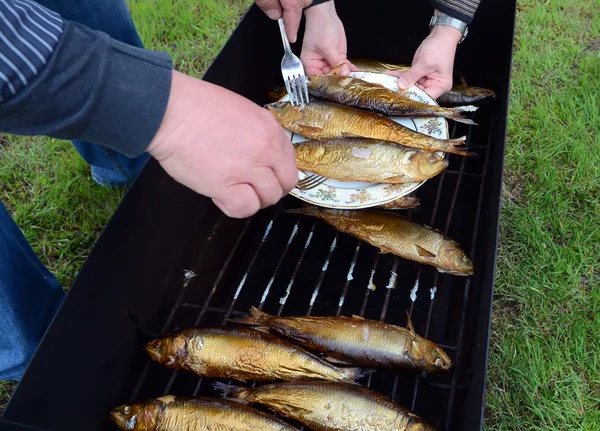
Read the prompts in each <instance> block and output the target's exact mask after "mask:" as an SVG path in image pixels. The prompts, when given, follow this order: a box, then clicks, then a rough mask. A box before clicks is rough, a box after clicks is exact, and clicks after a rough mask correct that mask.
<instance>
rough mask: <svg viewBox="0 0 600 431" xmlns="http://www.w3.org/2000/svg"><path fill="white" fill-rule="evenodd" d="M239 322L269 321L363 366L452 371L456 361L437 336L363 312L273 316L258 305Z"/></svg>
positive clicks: (317, 348)
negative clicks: (362, 314) (436, 340)
mask: <svg viewBox="0 0 600 431" xmlns="http://www.w3.org/2000/svg"><path fill="white" fill-rule="evenodd" d="M250 313H251V315H250V316H249V317H247V318H245V319H237V320H235V322H236V323H240V324H245V325H256V326H267V327H268V328H270V329H271V330H272V331H274V332H275V333H277V334H279V335H281V336H283V337H285V338H287V339H290V340H292V341H294V342H296V343H299V344H301V345H302V346H304V347H305V348H307V349H309V350H311V351H314V352H318V353H321V354H323V355H325V356H328V357H331V358H334V359H337V360H339V361H343V362H345V363H349V364H352V365H359V366H361V367H365V368H381V369H394V370H413V371H427V372H429V373H433V372H441V371H448V370H450V369H451V368H452V366H453V363H452V360H451V359H450V357H449V356H448V355H447V354H446V352H444V350H443V349H442V348H441V347H440V346H438V345H437V344H435V343H434V342H432V341H430V340H427V339H425V338H423V337H421V336H419V335H417V334H416V333H415V332H414V329H413V328H412V323H411V324H409V328H410V329H406V328H402V327H400V326H396V325H390V324H388V323H384V322H379V321H376V320H369V319H364V318H359V317H356V316H354V317H344V316H306V317H304V316H302V317H287V316H286V317H283V316H271V315H269V314H267V313H265V312H263V311H261V310H259V309H257V308H255V307H252V309H251V310H250Z"/></svg>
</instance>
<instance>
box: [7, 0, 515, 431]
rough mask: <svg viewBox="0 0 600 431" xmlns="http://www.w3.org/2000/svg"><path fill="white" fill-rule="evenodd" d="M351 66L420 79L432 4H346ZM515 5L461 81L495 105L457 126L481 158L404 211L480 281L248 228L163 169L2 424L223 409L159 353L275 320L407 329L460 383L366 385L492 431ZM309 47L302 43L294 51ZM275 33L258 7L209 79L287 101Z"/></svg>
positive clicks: (482, 27)
mask: <svg viewBox="0 0 600 431" xmlns="http://www.w3.org/2000/svg"><path fill="white" fill-rule="evenodd" d="M338 3H339V5H338V9H339V14H340V16H341V18H342V20H343V21H344V23H345V25H346V29H347V33H348V40H349V47H350V56H351V57H352V56H354V57H371V58H377V59H380V60H384V61H391V62H404V63H406V62H410V59H411V57H412V54H413V53H414V51H415V49H416V48H417V46H418V44H419V43H420V42H421V40H422V39H423V38H424V37H425V36H426V34H427V22H428V17H429V16H430V14H431V8H430V6H429V5H428V2H426V1H419V2H417V1H412V2H397V1H394V2H392V1H384V0H377V1H370V2H368V3H367V2H364V1H359V0H346V1H344V2H338ZM514 12H515V1H514V0H511V1H500V0H483V2H482V5H481V6H480V10H479V12H478V14H477V17H476V21H475V22H474V23H473V25H472V26H471V30H470V32H471V33H470V36H469V37H468V38H467V40H466V41H465V42H464V43H463V44H462V45H461V46H460V48H459V52H458V55H457V59H456V70H457V71H460V72H462V74H463V75H464V77H465V78H466V80H467V82H468V83H469V84H470V85H478V86H483V87H488V88H492V89H495V90H496V91H497V98H496V100H494V101H492V102H491V103H488V104H486V105H485V106H484V107H482V108H480V109H479V110H478V111H477V112H476V113H475V114H474V117H473V118H474V120H475V121H476V122H477V123H478V124H479V125H478V126H474V127H469V126H465V125H462V124H457V123H454V122H450V125H451V129H450V130H451V132H452V137H458V136H462V135H467V136H468V143H469V145H471V146H472V148H473V149H475V151H476V152H477V153H478V157H477V158H465V157H460V156H455V155H450V166H449V168H448V169H447V170H446V171H445V172H443V173H442V174H441V175H439V176H438V177H436V178H434V179H432V180H429V181H427V182H426V183H425V184H424V185H423V187H421V188H420V189H419V190H418V191H417V196H418V197H419V198H420V199H421V206H420V207H418V208H417V209H414V210H412V211H410V212H407V215H409V216H410V217H411V218H412V219H413V220H416V221H418V222H421V223H424V224H427V225H430V226H433V227H435V228H437V229H439V230H441V231H443V232H444V233H446V234H447V235H449V236H450V237H451V238H453V239H454V240H456V241H457V242H459V243H460V244H461V246H462V247H463V249H464V250H465V251H466V252H467V253H468V254H469V256H470V257H471V258H472V259H473V260H474V262H475V266H476V273H475V275H474V276H473V277H456V276H451V275H444V274H440V273H438V272H437V271H436V270H435V269H434V268H431V267H426V266H422V265H418V264H416V263H413V262H410V261H407V260H404V259H401V258H398V257H395V256H393V255H380V254H378V253H377V250H376V249H375V248H374V247H371V246H369V245H367V244H365V243H363V242H360V241H359V240H357V239H355V238H353V237H350V236H348V235H345V234H342V233H336V231H335V230H333V229H332V228H331V227H329V226H328V225H326V224H325V223H324V222H321V221H318V220H316V219H312V218H308V217H302V216H298V215H292V214H287V213H286V212H285V211H284V210H285V209H286V208H293V207H298V206H300V205H301V203H300V201H298V200H296V199H294V198H292V197H288V198H286V199H284V200H283V201H282V202H280V203H279V204H278V205H276V206H274V207H271V208H268V209H266V210H263V211H261V212H260V213H258V214H257V215H256V216H254V217H252V218H250V219H247V220H234V219H229V218H227V217H226V216H224V215H222V213H220V211H219V210H218V209H217V208H216V207H214V206H213V205H212V203H211V202H210V200H209V199H206V198H204V197H202V196H198V195H196V194H195V193H193V192H191V191H190V190H188V189H186V188H185V187H183V186H181V185H179V184H177V183H176V182H175V181H173V180H172V179H171V178H170V177H169V176H168V175H166V174H165V172H164V171H163V170H162V169H161V168H160V166H159V165H158V163H156V162H154V161H151V162H149V164H148V165H147V166H146V168H145V169H144V171H143V172H142V173H141V175H140V177H139V178H138V179H137V181H136V183H135V184H134V186H133V187H132V189H131V190H130V191H129V192H128V194H127V196H126V197H125V198H124V200H123V202H122V203H121V205H120V207H119V208H118V210H117V211H116V213H115V214H114V216H113V217H112V219H111V221H110V223H109V224H108V226H107V227H106V229H105V230H104V232H103V233H102V235H101V237H100V238H99V240H98V242H97V243H96V245H95V247H94V249H93V251H92V253H91V254H90V256H89V258H88V260H87V261H86V263H85V265H84V266H83V269H82V270H81V272H80V274H79V276H78V277H77V280H76V281H75V283H74V285H73V287H72V288H71V290H70V292H69V294H68V295H67V298H66V300H65V303H64V304H63V306H62V308H61V310H60V312H59V313H58V315H57V316H56V318H55V319H54V322H53V324H52V325H51V327H50V329H49V331H48V333H47V334H46V336H45V338H44V340H43V342H42V344H41V346H40V347H39V349H38V351H37V352H36V355H35V357H34V359H33V361H32V363H31V364H30V366H29V368H28V370H27V372H26V374H25V376H24V378H23V380H22V381H21V383H20V384H19V386H18V388H17V390H16V392H15V394H14V395H13V397H12V400H11V401H10V404H9V405H8V407H7V409H6V411H5V413H4V416H3V419H2V421H1V423H0V428H1V429H2V430H20V429H21V430H24V429H30V430H81V429H85V430H89V431H94V430H116V427H115V426H114V425H113V424H112V423H111V422H110V421H109V419H108V412H109V411H110V410H111V409H112V408H113V407H115V406H116V405H119V404H121V403H125V402H131V401H136V400H142V399H145V398H150V397H157V396H161V395H164V394H174V395H180V396H189V395H208V396H216V394H215V393H214V392H213V390H212V386H211V381H210V380H209V379H200V378H198V377H196V376H194V375H192V374H190V373H187V372H183V371H181V372H177V371H173V370H170V369H167V368H165V367H162V366H160V365H158V364H156V363H154V362H152V361H151V360H150V359H149V358H148V357H147V355H146V354H145V353H144V352H143V350H142V347H143V346H144V345H145V343H146V342H148V341H149V340H150V339H151V338H152V337H154V336H156V335H160V334H164V333H167V332H170V331H173V330H177V329H179V328H186V327H190V326H193V325H203V324H221V323H224V322H225V321H226V320H227V319H228V318H230V317H238V316H240V315H242V314H243V313H246V312H248V310H249V309H250V307H251V306H257V307H259V308H261V309H263V310H264V311H266V312H268V313H273V314H281V315H290V316H292V315H345V316H350V315H352V314H357V315H360V316H364V317H366V318H370V319H379V320H385V321H386V322H389V323H392V324H397V325H401V326H405V325H406V324H407V315H406V312H408V313H410V316H411V319H412V322H413V324H414V327H415V329H416V331H417V332H418V333H419V334H421V335H423V336H425V337H427V338H429V339H431V340H433V341H435V342H437V343H439V344H440V345H442V346H443V347H444V349H445V350H446V351H447V352H448V353H449V355H450V356H451V358H452V360H453V361H454V362H455V363H456V367H455V369H454V370H453V371H451V372H450V373H441V374H435V375H433V374H432V375H427V374H418V373H414V372H410V371H402V372H384V371H378V372H376V373H374V374H372V375H371V376H369V377H368V378H365V379H363V380H362V381H361V383H364V384H366V385H368V386H370V387H371V388H372V389H374V390H377V391H379V392H381V393H383V394H386V395H388V396H391V397H392V398H393V399H395V400H396V401H398V402H400V403H402V404H404V405H405V406H406V407H408V408H410V409H411V410H413V411H414V412H415V413H416V414H418V415H420V416H422V417H423V418H424V419H426V420H427V421H429V422H430V423H432V425H434V426H435V427H437V429H439V430H466V431H472V430H480V429H481V427H482V420H483V407H484V393H485V379H486V370H487V354H488V345H489V337H490V322H491V304H492V296H493V285H494V271H495V259H496V246H497V238H498V217H499V209H500V189H501V179H502V168H503V157H504V145H505V130H506V116H507V106H508V94H509V80H510V65H511V58H512V55H511V53H512V41H513V34H514ZM297 45H299V44H297ZM280 58H281V46H280V41H279V38H278V37H277V28H276V24H275V23H273V22H272V21H270V20H268V19H267V18H266V17H264V16H263V14H262V13H261V12H260V11H259V10H258V9H257V8H256V7H255V6H253V7H252V8H251V9H250V10H249V12H248V13H247V14H246V16H245V17H244V19H243V20H242V22H241V24H240V25H239V27H238V29H237V30H236V31H235V32H234V34H233V35H232V37H231V38H230V40H229V42H228V43H227V45H226V46H225V47H224V49H223V50H222V52H221V53H220V55H219V56H218V57H217V59H216V60H215V61H214V63H213V64H212V66H211V67H210V69H209V70H208V72H207V73H206V75H205V79H206V80H208V81H211V82H214V83H216V84H219V85H222V86H224V87H227V88H229V89H231V90H233V91H236V92H238V93H240V94H242V95H244V96H247V97H249V98H250V99H251V100H254V101H255V102H257V103H260V104H264V103H265V102H266V99H265V95H266V93H267V91H268V90H269V89H271V88H272V87H274V86H276V85H279V83H280V82H281V81H280V79H281V78H280V75H279V69H278V66H279V59H280Z"/></svg>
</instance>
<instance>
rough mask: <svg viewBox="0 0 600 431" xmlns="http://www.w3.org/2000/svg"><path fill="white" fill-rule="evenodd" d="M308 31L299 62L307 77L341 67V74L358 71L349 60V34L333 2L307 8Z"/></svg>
mask: <svg viewBox="0 0 600 431" xmlns="http://www.w3.org/2000/svg"><path fill="white" fill-rule="evenodd" d="M305 15H306V29H305V32H304V41H303V42H302V53H301V54H300V60H302V63H303V64H304V69H305V72H306V74H307V75H320V74H325V73H329V72H330V71H331V69H333V68H334V67H336V66H338V65H340V64H343V63H346V64H345V65H344V66H342V67H341V69H340V71H339V74H340V75H349V74H350V72H354V71H356V70H358V68H357V67H356V66H354V65H353V64H352V63H350V61H348V58H347V52H348V50H347V44H346V32H345V31H344V25H343V24H342V21H341V20H340V18H339V17H338V15H337V12H336V10H335V5H334V3H333V1H328V2H326V3H322V4H320V5H317V6H313V7H311V8H310V9H307V10H306V12H305Z"/></svg>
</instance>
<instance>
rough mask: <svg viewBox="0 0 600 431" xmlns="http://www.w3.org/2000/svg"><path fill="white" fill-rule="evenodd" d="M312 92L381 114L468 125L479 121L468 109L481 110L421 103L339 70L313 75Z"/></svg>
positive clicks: (310, 80)
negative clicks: (438, 118) (432, 118)
mask: <svg viewBox="0 0 600 431" xmlns="http://www.w3.org/2000/svg"><path fill="white" fill-rule="evenodd" d="M307 86H308V92H309V93H310V94H311V95H313V96H315V97H318V98H320V99H325V100H329V101H330V102H335V103H339V104H341V105H345V106H352V107H355V108H362V109H368V110H371V111H375V112H378V113H380V114H384V115H389V116H402V117H444V118H447V119H449V120H454V121H457V122H460V123H465V124H475V122H474V121H473V120H471V119H469V118H465V117H464V116H463V115H462V114H463V113H464V112H473V111H476V110H477V107H476V106H471V105H468V106H458V107H453V108H443V107H440V106H436V105H430V104H427V103H423V102H418V101H416V100H413V99H411V98H410V97H408V96H405V95H404V94H402V93H399V92H397V91H394V90H390V89H389V88H386V87H384V86H383V85H380V84H374V83H371V82H367V81H364V80H362V79H358V78H354V77H351V76H340V75H337V74H336V72H335V69H334V70H333V71H332V73H330V74H327V75H311V76H309V77H308V81H307Z"/></svg>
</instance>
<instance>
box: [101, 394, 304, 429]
mask: <svg viewBox="0 0 600 431" xmlns="http://www.w3.org/2000/svg"><path fill="white" fill-rule="evenodd" d="M110 418H111V419H112V420H113V422H114V423H115V424H117V426H118V427H119V428H121V429H122V430H133V431H199V430H227V431H256V430H262V431H297V428H294V427H293V426H291V425H289V424H287V423H285V422H283V421H282V420H280V419H277V418H276V417H274V416H272V415H269V414H266V413H263V412H261V411H259V410H256V409H254V408H252V407H248V406H245V405H243V404H241V403H236V402H233V401H227V400H221V399H218V398H181V397H174V396H172V395H167V396H164V397H161V398H155V399H151V400H147V401H144V402H140V403H135V404H124V405H122V406H119V407H117V408H115V409H114V410H113V411H112V412H111V413H110Z"/></svg>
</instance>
